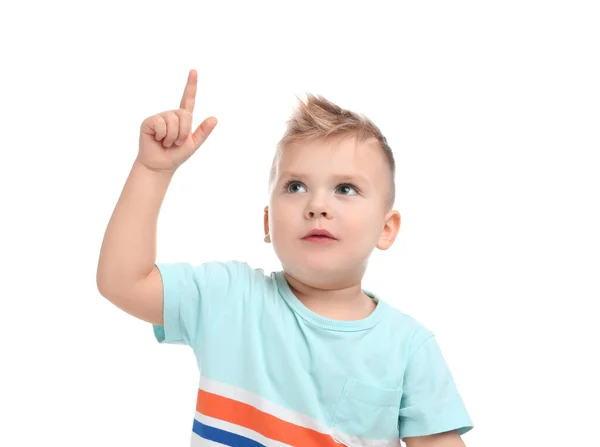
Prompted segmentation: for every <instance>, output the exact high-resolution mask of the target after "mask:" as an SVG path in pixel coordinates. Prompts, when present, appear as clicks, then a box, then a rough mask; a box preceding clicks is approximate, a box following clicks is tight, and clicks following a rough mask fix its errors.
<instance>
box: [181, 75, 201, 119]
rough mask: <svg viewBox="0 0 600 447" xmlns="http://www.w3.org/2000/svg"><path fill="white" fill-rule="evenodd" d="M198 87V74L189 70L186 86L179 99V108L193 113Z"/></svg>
mask: <svg viewBox="0 0 600 447" xmlns="http://www.w3.org/2000/svg"><path fill="white" fill-rule="evenodd" d="M197 85H198V73H197V72H196V70H190V74H189V75H188V80H187V84H186V86H185V90H184V91H183V97H182V98H181V104H180V106H179V108H181V109H184V110H187V111H188V112H190V113H193V112H194V104H195V103H196V87H197Z"/></svg>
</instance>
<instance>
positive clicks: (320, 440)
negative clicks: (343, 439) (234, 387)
mask: <svg viewBox="0 0 600 447" xmlns="http://www.w3.org/2000/svg"><path fill="white" fill-rule="evenodd" d="M196 411H198V412H199V413H202V414H203V415H205V416H209V417H212V418H215V419H220V420H222V421H226V422H230V423H232V424H235V425H239V426H241V427H246V428H249V429H250V430H253V431H255V432H257V433H260V434H261V435H263V436H265V437H267V438H270V439H273V440H275V441H279V442H283V443H285V444H288V445H291V446H300V447H309V446H318V447H339V446H342V445H343V444H339V443H338V442H336V441H335V439H333V438H332V437H331V436H329V435H326V434H324V433H320V432H318V431H316V430H312V429H310V428H306V427H300V426H299V425H296V424H292V423H291V422H287V421H283V420H281V419H279V418H277V417H275V416H273V415H272V414H269V413H265V412H264V411H260V410H259V409H257V408H255V407H253V406H252V405H248V404H245V403H243V402H238V401H236V400H233V399H229V398H227V397H223V396H219V395H218V394H213V393H209V392H208V391H204V390H202V389H198V399H197V400H196Z"/></svg>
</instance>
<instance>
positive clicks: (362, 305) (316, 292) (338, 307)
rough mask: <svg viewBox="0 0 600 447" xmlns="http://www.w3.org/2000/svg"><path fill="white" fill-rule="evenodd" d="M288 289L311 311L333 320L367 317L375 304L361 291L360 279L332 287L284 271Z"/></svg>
mask: <svg viewBox="0 0 600 447" xmlns="http://www.w3.org/2000/svg"><path fill="white" fill-rule="evenodd" d="M284 276H285V278H286V280H287V282H288V284H289V286H290V289H291V290H292V292H293V293H294V295H296V297H297V298H298V300H300V302H301V303H302V304H304V305H305V306H306V307H307V308H309V309H310V310H311V311H313V312H315V313H317V314H319V315H321V316H322V317H326V318H332V319H334V320H361V319H363V318H366V317H368V316H369V315H370V314H371V313H372V312H373V310H374V309H375V307H376V306H377V304H376V303H375V302H374V301H373V300H372V299H371V297H369V296H368V295H367V294H365V293H364V292H363V291H362V287H361V281H360V280H358V281H350V282H348V283H347V284H343V285H339V286H337V287H332V288H324V286H320V285H310V284H307V283H305V282H302V281H300V280H299V279H296V278H294V277H293V276H291V275H290V274H289V273H287V272H285V271H284Z"/></svg>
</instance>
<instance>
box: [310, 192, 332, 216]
mask: <svg viewBox="0 0 600 447" xmlns="http://www.w3.org/2000/svg"><path fill="white" fill-rule="evenodd" d="M315 215H317V216H323V217H325V218H326V219H330V218H331V209H330V207H329V201H328V200H327V199H326V198H324V197H323V196H319V197H317V196H315V197H313V199H312V200H310V201H309V202H308V205H307V206H306V212H305V217H306V218H307V219H313V218H314V217H315Z"/></svg>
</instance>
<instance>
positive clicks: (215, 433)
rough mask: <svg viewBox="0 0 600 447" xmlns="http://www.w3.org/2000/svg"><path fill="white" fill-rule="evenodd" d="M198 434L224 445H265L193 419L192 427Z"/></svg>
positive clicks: (238, 446)
mask: <svg viewBox="0 0 600 447" xmlns="http://www.w3.org/2000/svg"><path fill="white" fill-rule="evenodd" d="M192 430H193V431H194V433H196V434H197V435H198V436H200V437H202V438H204V439H208V440H209V441H214V442H219V443H221V444H225V445H231V446H234V447H265V445H264V444H261V443H260V442H256V441H255V440H253V439H250V438H246V437H245V436H241V435H236V434H235V433H231V432H228V431H225V430H221V429H219V428H215V427H211V426H210V425H205V424H203V423H202V422H198V421H197V420H196V419H194V427H193V429H192Z"/></svg>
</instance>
